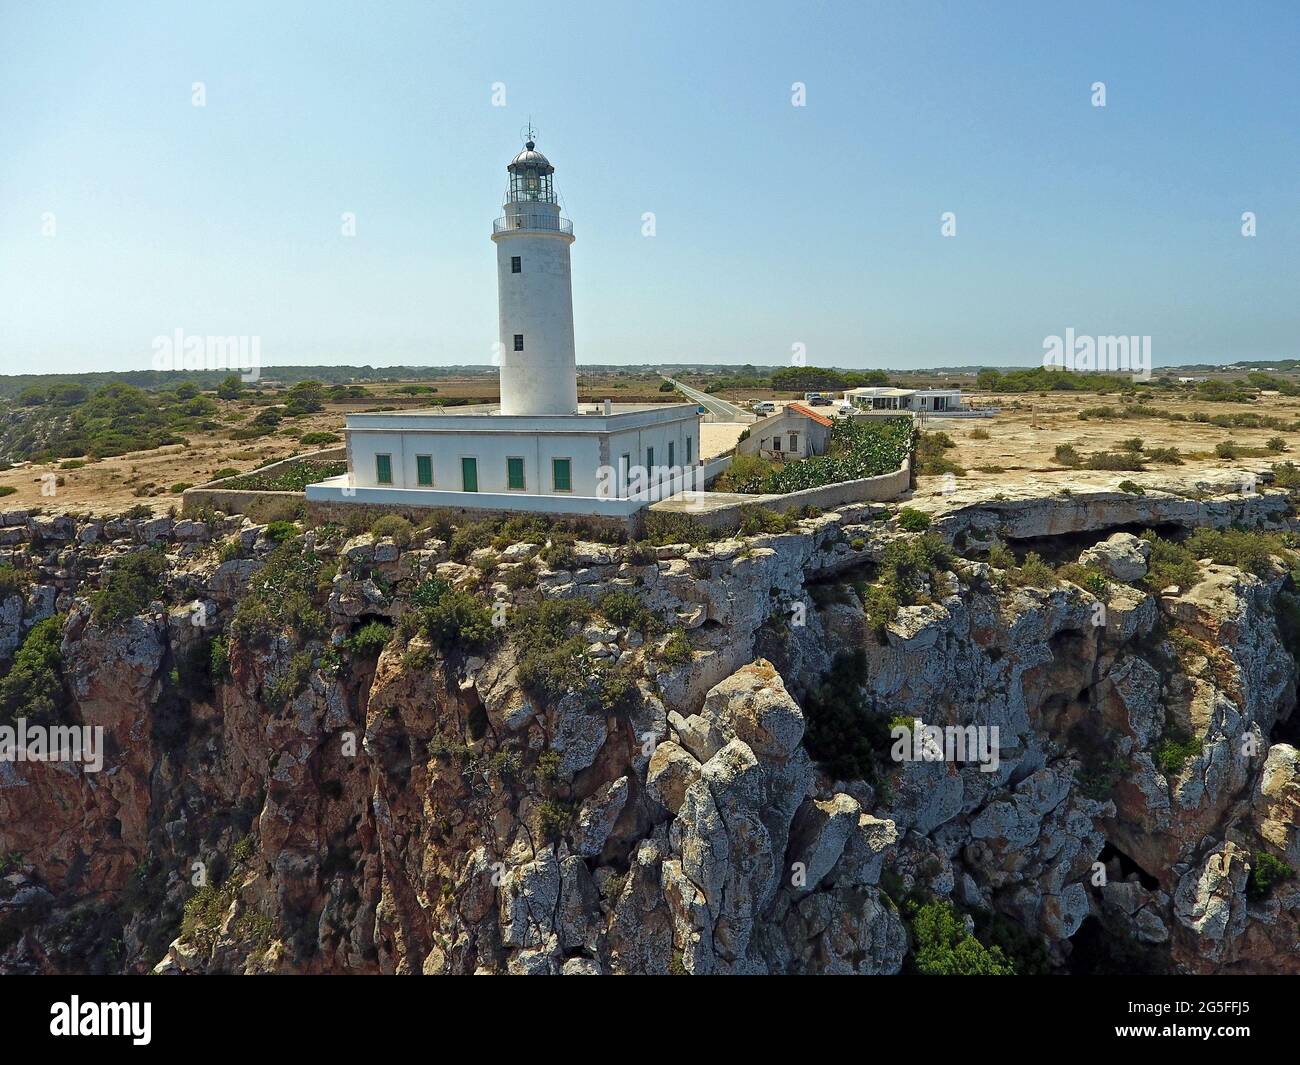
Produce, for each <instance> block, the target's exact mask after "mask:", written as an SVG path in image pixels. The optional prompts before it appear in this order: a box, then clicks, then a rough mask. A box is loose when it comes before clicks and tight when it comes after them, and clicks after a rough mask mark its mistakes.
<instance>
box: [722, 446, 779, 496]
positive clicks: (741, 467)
mask: <svg viewBox="0 0 1300 1065" xmlns="http://www.w3.org/2000/svg"><path fill="white" fill-rule="evenodd" d="M777 469H778V467H777V464H776V463H775V462H769V461H768V460H767V459H765V458H761V457H760V456H758V455H737V456H736V457H735V458H733V459H732V460H731V464H730V465H729V466H728V467H727V468H726V470H725V471H723V474H722V476H721V477H719V478H718V479H717V480H716V481H714V482H713V487H712V491H714V492H748V493H758V492H761V491H763V486H764V485H765V484H767V481H768V478H769V477H771V476H772V475H773V474H774V473H776V471H777Z"/></svg>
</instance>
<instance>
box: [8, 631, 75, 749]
mask: <svg viewBox="0 0 1300 1065" xmlns="http://www.w3.org/2000/svg"><path fill="white" fill-rule="evenodd" d="M63 621H64V615H62V614H56V615H54V616H53V617H49V618H46V619H45V620H44V621H38V622H37V623H36V624H35V625H33V626H32V627H31V630H30V631H29V632H28V633H27V636H26V637H25V638H24V639H23V642H22V646H21V647H19V648H18V651H17V652H16V653H15V654H14V660H13V665H12V666H10V667H9V672H8V674H6V676H5V677H4V679H2V680H0V721H4V720H12V719H13V718H15V717H25V718H27V719H28V720H29V721H31V722H33V723H37V724H48V723H50V722H53V721H54V720H55V718H56V717H57V715H58V713H59V711H60V710H61V709H62V707H63V705H64V702H65V689H64V685H63V674H62V667H63V656H62V653H61V651H60V644H61V643H62V641H63Z"/></svg>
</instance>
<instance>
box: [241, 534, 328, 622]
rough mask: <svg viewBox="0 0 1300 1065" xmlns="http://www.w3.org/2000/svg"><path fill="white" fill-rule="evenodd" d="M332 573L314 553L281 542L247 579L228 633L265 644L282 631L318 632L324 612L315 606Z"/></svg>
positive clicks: (323, 620) (323, 618) (294, 544)
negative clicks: (248, 580)
mask: <svg viewBox="0 0 1300 1065" xmlns="http://www.w3.org/2000/svg"><path fill="white" fill-rule="evenodd" d="M330 577H332V574H331V573H329V572H328V571H327V570H326V569H325V568H324V567H323V566H322V564H321V561H320V559H318V558H317V557H316V556H315V555H314V554H311V553H310V552H307V553H304V552H303V551H301V550H300V548H299V546H298V544H296V543H292V542H291V543H287V544H281V545H280V546H279V547H277V548H275V550H273V551H272V552H271V553H270V555H268V556H267V559H266V563H265V565H264V566H263V567H262V569H261V570H259V571H258V573H257V574H256V575H255V576H254V577H253V579H252V580H251V581H250V582H249V585H248V591H247V593H246V594H245V595H244V598H243V599H241V600H240V601H239V604H238V606H236V607H235V616H234V617H233V618H232V619H231V622H230V633H231V635H232V636H234V637H236V638H237V639H239V640H243V641H246V642H249V643H257V644H262V645H265V644H268V643H270V641H271V640H272V639H273V638H274V637H276V636H278V635H280V634H281V633H283V632H285V631H286V630H289V631H295V632H297V633H299V634H300V635H302V636H306V637H311V636H319V635H321V634H322V633H324V631H325V615H324V614H323V613H322V612H321V611H320V610H319V609H318V608H317V607H316V599H317V597H318V596H322V595H323V594H325V592H326V590H327V589H328V584H327V583H326V582H327V581H328V579H329V578H330Z"/></svg>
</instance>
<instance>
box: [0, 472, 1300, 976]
mask: <svg viewBox="0 0 1300 1065" xmlns="http://www.w3.org/2000/svg"><path fill="white" fill-rule="evenodd" d="M921 509H922V510H924V511H926V512H927V514H928V517H924V518H923V517H920V516H919V511H911V512H909V513H905V514H901V515H900V513H899V512H898V511H897V510H896V509H895V508H892V507H887V506H883V505H864V506H856V507H847V508H844V509H842V510H840V511H838V512H836V513H830V514H824V515H817V516H810V517H807V518H805V519H803V520H801V521H799V522H797V523H796V524H794V525H792V526H790V527H788V528H784V525H785V523H783V522H772V523H769V524H770V525H771V527H774V528H783V531H771V532H755V533H754V534H753V535H749V536H743V537H738V538H736V539H730V540H725V541H721V542H715V543H699V544H696V545H694V546H692V545H689V544H676V545H673V544H668V545H667V546H652V545H649V544H645V543H640V544H630V545H611V544H598V543H588V542H585V541H583V540H582V539H580V538H577V539H574V538H571V537H559V536H555V537H552V538H551V541H550V542H549V543H548V542H546V539H545V538H544V537H538V536H536V535H530V534H529V533H528V531H527V530H523V531H520V530H519V529H516V530H514V535H512V530H511V528H510V527H509V526H507V527H506V528H504V529H495V530H487V529H483V528H471V529H469V530H464V529H461V530H457V529H454V528H453V527H451V526H450V525H439V524H437V523H435V524H434V525H432V526H431V527H430V528H427V529H423V530H418V531H414V532H412V531H411V530H409V529H406V528H402V527H400V526H399V525H396V524H392V523H390V524H389V525H387V526H386V527H383V528H380V529H377V530H376V532H378V533H380V535H377V536H376V535H372V534H369V533H365V534H360V535H354V536H349V535H347V533H346V532H345V531H344V530H342V529H339V528H336V527H322V528H316V529H309V530H303V529H301V528H298V527H289V526H286V525H284V524H283V523H277V524H276V525H273V526H269V527H264V526H255V525H251V524H248V523H245V522H243V521H241V519H239V518H238V517H235V518H224V517H221V516H219V515H218V516H215V517H213V518H212V520H209V521H197V520H195V521H179V522H177V521H173V520H171V519H166V518H160V519H152V520H129V519H122V520H119V521H109V522H103V521H91V520H79V519H76V518H73V517H71V516H39V515H29V514H25V513H22V512H16V513H10V514H6V515H3V516H0V522H2V523H3V524H0V656H2V658H0V663H2V664H0V672H5V671H7V674H6V676H5V677H4V680H3V681H2V682H0V718H4V719H5V720H14V719H16V718H18V717H21V716H24V715H26V716H27V717H29V718H36V719H40V720H45V721H47V722H60V723H66V724H77V725H85V726H91V727H93V726H102V727H103V730H104V732H103V735H104V736H105V754H104V765H103V768H102V770H101V771H100V772H97V773H95V772H86V771H84V768H85V767H83V766H78V765H76V764H74V763H69V762H38V761H4V762H0V865H2V866H3V869H2V870H0V871H2V872H3V876H2V877H0V971H5V972H57V971H94V972H118V971H130V972H144V971H150V970H152V971H157V972H162V973H191V972H233V973H253V972H264V971H272V972H376V973H428V974H452V973H457V974H461V973H476V972H480V973H507V972H508V973H564V974H579V975H581V974H602V973H614V974H617V973H686V974H701V973H769V972H772V973H776V972H779V973H862V974H882V973H897V972H900V971H920V972H937V971H993V972H1011V971H1014V972H1034V973H1037V972H1051V971H1064V972H1106V971H1145V972H1156V971H1185V972H1197V973H1200V972H1226V971H1251V972H1281V971H1295V970H1296V968H1297V963H1296V961H1295V955H1294V954H1293V952H1292V945H1293V944H1294V942H1295V941H1296V939H1297V937H1298V936H1300V880H1297V879H1296V878H1295V877H1294V874H1293V873H1292V870H1294V869H1296V868H1300V754H1297V750H1296V748H1295V746H1293V745H1292V742H1291V741H1292V740H1294V738H1295V737H1294V734H1293V733H1292V732H1291V731H1290V726H1289V718H1290V715H1291V712H1292V709H1293V707H1294V704H1295V697H1296V663H1295V659H1294V657H1293V653H1294V651H1295V640H1296V633H1295V630H1294V626H1295V624H1296V622H1295V607H1294V603H1295V601H1294V599H1293V598H1292V593H1293V592H1294V577H1293V576H1292V575H1291V573H1290V572H1289V570H1288V566H1289V565H1291V564H1293V563H1294V559H1293V558H1291V557H1289V555H1288V550H1287V546H1288V544H1289V543H1290V540H1289V537H1290V535H1291V532H1292V531H1293V529H1294V527H1295V519H1294V517H1293V514H1294V509H1293V506H1292V503H1291V501H1290V500H1288V498H1287V497H1286V495H1285V494H1283V493H1278V492H1271V491H1265V492H1262V493H1259V492H1254V491H1251V492H1249V493H1247V494H1238V493H1235V492H1232V491H1227V492H1221V493H1216V492H1207V491H1198V492H1196V493H1194V494H1175V493H1172V492H1171V493H1159V492H1149V493H1147V494H1146V495H1144V496H1140V497H1139V496H1131V495H1125V494H1123V493H1106V492H1094V493H1091V494H1081V495H1080V494H1076V495H1072V496H1069V497H1059V496H1058V497H1056V498H1051V497H1046V496H1042V495H1037V496H1035V495H1033V494H1029V495H1025V496H1022V497H1021V498H1017V499H1010V500H1008V499H993V498H982V499H935V500H930V501H927V502H926V503H925V504H924V506H922V507H921ZM927 523H928V526H929V527H928V529H927V530H925V531H922V528H921V527H922V526H924V525H926V524H927ZM756 524H757V525H759V526H762V525H763V524H764V523H763V522H758V523H756ZM1145 528H1149V529H1153V530H1155V535H1150V534H1148V535H1147V536H1145V537H1140V536H1138V535H1135V534H1136V533H1140V532H1142V530H1143V529H1145ZM1197 529H1200V530H1205V529H1221V530H1225V533H1224V536H1223V540H1222V543H1219V542H1218V541H1215V543H1214V544H1213V545H1211V546H1212V547H1213V550H1211V551H1210V554H1209V555H1207V556H1205V557H1192V555H1193V554H1194V552H1192V554H1189V552H1188V549H1187V548H1186V547H1183V546H1182V544H1183V542H1184V540H1185V539H1186V536H1187V534H1188V532H1189V531H1192V530H1197ZM909 530H910V531H909ZM385 532H388V533H392V534H393V535H383V533H385ZM530 541H532V542H530ZM1188 542H1189V543H1192V544H1195V545H1197V546H1198V547H1199V546H1203V545H1204V543H1205V541H1204V540H1202V541H1197V540H1195V539H1193V540H1191V541H1188ZM1207 550H1208V548H1207ZM1029 551H1032V554H1029V553H1027V552H1029ZM1170 573H1175V574H1176V575H1177V576H1178V580H1177V581H1175V582H1172V583H1166V581H1165V579H1164V578H1165V577H1166V576H1167V575H1168V574H1170ZM52 632H53V636H51V633H52ZM41 640H44V641H45V642H44V644H43V645H42V647H37V646H36V645H37V644H38V642H40V641H41ZM42 648H43V650H42ZM38 652H41V653H38ZM38 696H39V698H38ZM929 731H934V732H935V734H937V735H940V736H942V737H947V738H948V739H949V740H950V739H951V738H952V737H953V736H954V735H956V736H957V738H958V739H959V740H966V739H969V741H970V744H971V746H970V747H969V748H968V749H965V750H964V751H959V752H957V753H956V754H955V755H954V753H953V752H952V750H942V742H941V743H940V748H941V752H940V753H939V754H938V755H937V756H935V757H926V756H916V755H913V756H911V757H908V756H907V755H906V754H904V755H901V756H900V754H899V750H900V747H899V744H900V743H901V744H903V749H904V750H906V749H909V748H917V749H919V748H924V744H923V743H921V742H920V741H921V740H922V739H923V737H924V736H925V735H926V734H927V732H929ZM981 745H982V746H981ZM950 746H951V745H950ZM931 753H933V752H931Z"/></svg>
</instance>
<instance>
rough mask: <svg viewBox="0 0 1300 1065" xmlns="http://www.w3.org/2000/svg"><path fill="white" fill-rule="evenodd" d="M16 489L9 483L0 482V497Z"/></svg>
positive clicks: (10, 493) (8, 494)
mask: <svg viewBox="0 0 1300 1065" xmlns="http://www.w3.org/2000/svg"><path fill="white" fill-rule="evenodd" d="M17 491H18V489H17V488H15V487H14V486H13V485H11V484H0V499H3V498H4V497H5V496H11V495H13V494H14V493H15V492H17Z"/></svg>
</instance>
